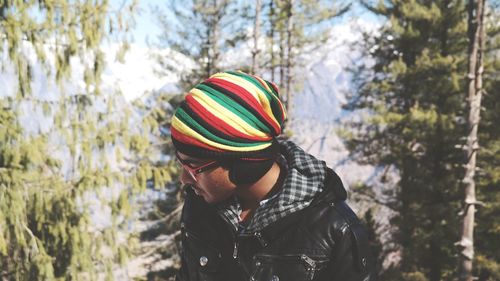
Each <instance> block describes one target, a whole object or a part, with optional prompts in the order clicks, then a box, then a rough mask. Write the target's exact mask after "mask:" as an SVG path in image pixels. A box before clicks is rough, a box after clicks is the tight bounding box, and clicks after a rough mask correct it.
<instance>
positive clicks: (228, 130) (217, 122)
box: [186, 95, 272, 141]
mask: <svg viewBox="0 0 500 281" xmlns="http://www.w3.org/2000/svg"><path fill="white" fill-rule="evenodd" d="M186 104H187V106H189V107H190V108H191V110H193V111H194V113H196V114H197V115H198V116H200V117H202V118H203V120H204V121H205V122H207V123H208V124H210V125H211V126H212V127H214V128H217V129H219V130H221V131H222V132H224V133H225V134H227V135H230V136H233V137H236V138H242V139H246V140H252V141H269V140H271V139H272V137H270V136H269V137H267V138H261V137H258V136H251V135H246V134H244V133H242V132H241V131H238V130H237V129H235V128H233V127H232V126H231V125H229V124H228V123H226V122H225V121H224V120H222V119H220V118H219V117H217V116H216V115H214V114H213V113H212V112H210V111H208V110H207V109H206V108H205V107H203V105H201V104H200V103H199V102H198V101H197V100H196V99H195V98H193V96H192V95H187V96H186Z"/></svg>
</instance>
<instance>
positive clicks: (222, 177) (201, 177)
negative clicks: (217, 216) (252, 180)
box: [177, 152, 236, 204]
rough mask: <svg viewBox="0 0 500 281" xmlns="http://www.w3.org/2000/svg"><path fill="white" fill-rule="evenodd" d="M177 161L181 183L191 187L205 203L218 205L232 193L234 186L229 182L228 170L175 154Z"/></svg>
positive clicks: (212, 162)
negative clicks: (180, 168)
mask: <svg viewBox="0 0 500 281" xmlns="http://www.w3.org/2000/svg"><path fill="white" fill-rule="evenodd" d="M177 159H178V161H179V162H180V163H181V167H182V173H181V179H180V180H181V183H182V184H183V185H185V184H189V185H191V186H192V187H193V189H194V192H195V193H196V194H197V195H198V196H201V197H203V199H204V200H205V202H207V203H209V204H214V203H219V202H222V201H224V200H226V199H228V198H229V197H230V196H231V195H232V194H233V193H234V190H235V189H236V185H235V184H233V183H232V182H231V181H230V180H229V175H228V170H227V169H224V168H222V167H221V166H220V165H218V163H217V162H216V161H214V160H210V159H199V158H194V157H190V156H187V155H185V154H182V153H180V152H177Z"/></svg>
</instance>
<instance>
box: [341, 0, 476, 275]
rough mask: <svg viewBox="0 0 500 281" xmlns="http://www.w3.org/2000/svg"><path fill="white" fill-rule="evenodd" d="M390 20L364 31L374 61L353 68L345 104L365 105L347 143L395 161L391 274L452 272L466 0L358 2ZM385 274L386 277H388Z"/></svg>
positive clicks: (386, 162) (378, 161) (387, 162)
mask: <svg viewBox="0 0 500 281" xmlns="http://www.w3.org/2000/svg"><path fill="white" fill-rule="evenodd" d="M365 6H366V7H367V8H369V9H370V10H371V11H373V12H374V13H376V14H378V15H380V16H383V17H385V18H386V19H387V23H386V24H385V25H384V26H383V27H382V28H381V29H380V30H379V32H378V34H366V36H365V40H366V42H365V43H364V45H363V46H364V48H363V49H364V52H365V53H364V55H365V56H366V57H367V58H372V59H373V65H372V66H369V67H367V66H366V65H362V66H360V67H359V68H357V69H356V70H355V73H354V75H355V83H356V85H357V86H358V88H357V93H356V94H353V95H352V96H351V98H350V102H349V104H348V106H347V107H346V108H348V109H365V110H369V112H370V113H369V114H368V115H367V117H366V118H365V119H364V120H362V121H361V122H357V121H353V122H351V123H350V124H349V125H352V126H353V127H352V128H355V129H353V130H351V133H352V135H351V137H350V139H349V140H348V145H349V148H350V149H351V153H352V155H353V156H354V157H355V158H356V159H357V160H358V161H360V162H362V163H370V164H373V165H380V166H391V167H395V168H396V169H397V170H398V172H399V176H400V180H399V182H398V183H397V185H396V186H395V191H396V192H395V194H396V195H395V198H394V200H393V201H394V202H395V204H393V205H394V206H393V207H394V209H395V210H396V211H397V215H396V217H395V218H393V219H392V221H391V222H392V223H393V224H394V226H395V228H396V229H395V233H394V240H395V242H397V243H398V244H399V245H400V248H401V253H402V257H401V258H402V260H401V264H400V267H399V270H400V271H401V275H400V276H399V277H397V276H396V277H392V278H394V279H395V280H401V279H404V280H432V281H434V280H448V279H452V278H453V277H456V271H455V268H456V265H457V263H458V260H457V259H456V257H455V256H456V255H455V253H456V251H455V246H454V243H455V242H456V241H458V239H459V237H458V233H457V229H458V226H459V225H460V221H459V219H458V217H457V213H458V212H459V211H460V210H461V208H460V202H461V198H462V196H463V195H462V192H461V183H460V182H461V178H462V175H463V169H462V165H461V163H462V151H461V149H460V147H461V143H460V142H461V140H462V139H463V136H464V135H466V133H465V132H466V129H465V125H464V120H465V116H466V113H465V112H466V111H465V102H464V100H465V99H464V93H465V90H464V89H465V88H464V87H465V75H464V73H466V69H467V46H468V43H467V21H466V19H467V16H466V9H465V4H464V2H463V1H450V0H448V1H385V2H379V3H378V5H371V4H370V3H365ZM386 279H387V278H386Z"/></svg>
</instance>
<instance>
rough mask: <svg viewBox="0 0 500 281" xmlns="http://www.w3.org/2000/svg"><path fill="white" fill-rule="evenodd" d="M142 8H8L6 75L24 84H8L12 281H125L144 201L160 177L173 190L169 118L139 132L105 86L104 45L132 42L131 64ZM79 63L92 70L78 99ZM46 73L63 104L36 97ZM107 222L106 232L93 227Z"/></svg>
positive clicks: (4, 165)
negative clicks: (160, 155)
mask: <svg viewBox="0 0 500 281" xmlns="http://www.w3.org/2000/svg"><path fill="white" fill-rule="evenodd" d="M135 7H136V3H135V2H132V3H124V4H123V6H122V7H121V8H120V9H119V10H111V8H110V6H109V3H108V1H65V0H56V1H0V33H1V34H2V35H1V37H0V42H1V48H0V55H1V56H2V60H1V64H2V70H7V71H9V70H10V69H13V71H14V73H15V74H16V75H17V85H16V84H14V85H8V86H12V87H15V92H16V93H17V94H15V95H8V94H5V93H3V94H0V97H1V98H0V108H1V110H0V279H2V280H62V279H65V280H96V279H98V278H99V279H103V278H105V279H107V280H110V279H113V270H114V269H115V268H114V265H115V264H117V263H119V264H123V263H124V262H125V261H126V259H127V257H128V255H129V251H130V249H132V246H133V243H132V242H133V241H129V240H128V237H127V233H126V232H123V229H124V227H125V226H127V223H128V222H129V220H130V218H131V215H132V213H133V212H132V207H131V203H133V200H134V195H135V194H137V193H138V192H141V191H143V190H144V189H145V188H146V187H147V184H148V180H150V179H152V180H153V185H154V186H157V187H160V186H164V185H165V183H166V182H168V181H170V180H171V177H170V172H171V170H169V169H165V168H164V167H160V166H157V165H155V164H156V163H154V162H153V161H152V160H151V154H152V153H153V152H154V151H153V149H152V144H151V141H150V134H153V133H154V134H156V135H157V134H158V131H159V130H158V128H159V125H158V122H157V119H158V116H157V114H158V112H157V111H155V112H153V113H152V114H151V115H147V116H146V118H145V119H144V120H139V122H143V124H142V126H140V127H141V130H142V131H134V130H131V129H130V125H131V124H130V121H131V120H134V118H133V117H134V116H133V112H132V110H131V109H130V108H127V107H126V106H125V105H123V100H122V99H123V98H122V97H121V95H120V94H119V92H118V91H116V92H103V91H102V89H101V87H100V76H101V74H102V71H103V69H104V66H105V56H104V53H103V52H102V51H101V48H102V44H103V42H104V40H105V39H106V38H115V39H120V40H121V41H122V42H123V44H122V49H121V50H120V51H119V52H118V55H119V56H123V54H124V51H125V50H126V49H127V46H128V43H127V39H128V37H127V33H126V32H127V31H128V30H129V28H130V20H131V18H132V16H133V13H134V11H135ZM75 59H76V60H78V61H79V62H77V61H75ZM75 63H76V64H78V63H80V64H81V65H83V67H84V70H83V71H82V75H83V76H82V80H83V81H84V82H85V85H84V86H83V87H82V88H81V89H80V90H78V91H77V92H74V90H73V89H71V88H70V87H69V86H68V85H69V82H68V80H69V79H70V78H74V77H75V75H72V71H71V70H72V67H73V66H74V65H75ZM40 67H42V68H43V69H44V70H45V74H46V78H47V81H48V83H49V84H51V83H52V84H54V83H57V85H58V92H57V94H56V95H55V97H54V95H52V94H51V95H45V93H34V92H33V91H32V85H33V83H34V81H33V79H34V78H35V74H34V73H35V71H36V69H37V68H40ZM120 98H121V99H120ZM155 114H156V115H155ZM150 116H152V117H154V118H151V117H150ZM44 124H50V125H48V126H47V125H44ZM148 159H149V161H148ZM108 211H109V213H110V215H109V218H106V216H105V215H104V214H106V213H107V212H108ZM95 212H97V213H103V215H99V217H104V219H105V222H104V225H96V223H95V221H92V220H93V217H95V215H94V216H93V213H95ZM108 220H109V221H108ZM127 242H129V243H127Z"/></svg>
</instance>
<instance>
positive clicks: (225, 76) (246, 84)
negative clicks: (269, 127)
mask: <svg viewBox="0 0 500 281" xmlns="http://www.w3.org/2000/svg"><path fill="white" fill-rule="evenodd" d="M213 77H217V78H218V79H221V80H225V81H227V82H230V83H232V84H236V85H238V86H240V87H242V88H244V89H245V90H247V91H248V92H249V93H251V94H252V96H253V97H254V98H255V99H256V100H257V101H258V102H259V103H260V104H261V105H262V108H263V109H264V111H265V112H266V113H267V115H268V116H269V117H270V118H271V119H272V120H273V121H274V122H276V124H277V125H278V126H279V124H280V123H279V122H278V121H277V120H276V118H275V117H274V113H273V111H272V109H271V104H270V103H269V100H268V98H267V96H266V94H264V93H263V92H262V90H261V89H259V88H258V87H257V86H255V85H254V84H253V83H252V82H250V81H248V80H246V79H245V78H242V77H239V76H236V75H232V74H229V73H217V74H214V75H213ZM271 93H272V92H271Z"/></svg>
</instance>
